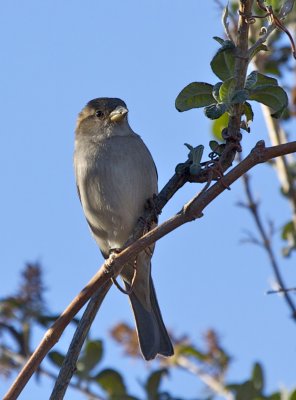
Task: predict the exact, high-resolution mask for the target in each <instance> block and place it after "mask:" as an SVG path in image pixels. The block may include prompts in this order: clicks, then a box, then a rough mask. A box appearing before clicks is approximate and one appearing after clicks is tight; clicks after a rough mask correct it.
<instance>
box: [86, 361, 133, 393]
mask: <svg viewBox="0 0 296 400" xmlns="http://www.w3.org/2000/svg"><path fill="white" fill-rule="evenodd" d="M93 380H94V381H95V382H96V383H97V384H98V385H99V386H100V387H101V388H102V389H103V390H104V391H105V392H107V393H108V394H109V395H110V396H123V395H126V394H127V393H126V387H125V384H124V381H123V378H122V376H121V375H120V373H119V372H117V371H115V370H114V369H111V368H107V369H104V370H103V371H101V372H100V373H99V374H97V375H96V376H95V377H94V378H93Z"/></svg>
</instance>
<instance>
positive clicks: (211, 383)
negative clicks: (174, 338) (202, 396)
mask: <svg viewBox="0 0 296 400" xmlns="http://www.w3.org/2000/svg"><path fill="white" fill-rule="evenodd" d="M177 365H178V366H179V367H181V368H183V369H185V370H186V371H189V372H191V373H192V374H193V375H195V376H197V377H198V378H199V379H200V380H201V381H202V382H204V383H205V384H206V385H207V386H208V387H209V388H210V389H211V390H212V391H213V392H214V393H216V394H217V395H219V396H222V397H224V399H226V400H235V399H234V395H233V394H232V393H231V392H230V391H229V390H228V389H226V388H225V386H224V385H223V384H222V383H221V382H220V381H219V380H218V379H215V378H214V377H213V376H211V375H209V374H206V373H205V372H204V371H203V370H202V369H201V368H198V367H197V366H196V365H195V364H193V363H192V362H190V361H189V360H188V359H187V358H186V357H183V356H179V357H178V361H177Z"/></svg>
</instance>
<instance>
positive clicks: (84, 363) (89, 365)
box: [77, 340, 103, 376]
mask: <svg viewBox="0 0 296 400" xmlns="http://www.w3.org/2000/svg"><path fill="white" fill-rule="evenodd" d="M102 356H103V343H102V341H101V340H92V341H91V340H89V341H87V342H86V344H85V346H84V349H83V353H82V356H81V357H80V358H79V360H78V361H77V372H78V374H79V375H83V376H86V375H88V374H89V372H90V371H91V370H92V369H93V368H94V367H95V366H96V365H97V364H98V363H99V362H100V361H101V359H102Z"/></svg>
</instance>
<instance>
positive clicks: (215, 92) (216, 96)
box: [212, 82, 223, 103]
mask: <svg viewBox="0 0 296 400" xmlns="http://www.w3.org/2000/svg"><path fill="white" fill-rule="evenodd" d="M222 84H223V82H218V83H216V85H214V86H213V91H212V94H213V97H214V99H215V100H216V101H217V103H220V102H221V99H220V95H219V91H220V88H221V86H222Z"/></svg>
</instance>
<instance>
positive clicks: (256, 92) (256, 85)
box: [245, 71, 288, 118]
mask: <svg viewBox="0 0 296 400" xmlns="http://www.w3.org/2000/svg"><path fill="white" fill-rule="evenodd" d="M245 87H246V89H248V90H249V100H255V101H258V102H259V103H262V104H265V105H266V106H268V107H271V108H272V109H273V110H274V113H273V114H271V116H272V117H274V118H279V117H280V116H281V114H282V113H283V111H284V109H285V108H286V107H287V105H288V96H287V94H286V92H285V91H284V89H282V88H281V87H280V86H278V82H277V80H276V79H274V78H270V77H269V76H265V75H263V74H260V73H259V72H257V71H253V72H252V73H251V74H250V75H249V76H248V78H247V80H246V86H245Z"/></svg>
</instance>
